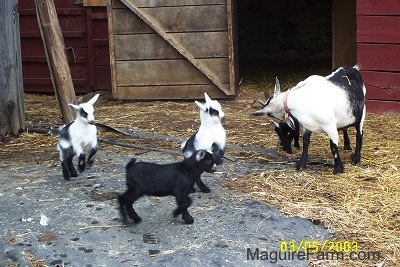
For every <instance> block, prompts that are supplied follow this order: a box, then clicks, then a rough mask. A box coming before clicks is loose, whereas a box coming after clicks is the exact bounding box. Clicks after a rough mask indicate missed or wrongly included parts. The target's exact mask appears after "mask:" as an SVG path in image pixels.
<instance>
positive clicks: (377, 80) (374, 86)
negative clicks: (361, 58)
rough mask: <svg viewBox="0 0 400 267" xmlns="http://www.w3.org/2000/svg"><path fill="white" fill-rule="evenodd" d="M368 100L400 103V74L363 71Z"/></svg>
mask: <svg viewBox="0 0 400 267" xmlns="http://www.w3.org/2000/svg"><path fill="white" fill-rule="evenodd" d="M361 74H362V77H363V79H364V83H365V86H366V87H367V88H368V90H367V98H368V99H375V100H377V99H380V100H388V99H391V100H396V101H400V73H395V72H377V71H361Z"/></svg>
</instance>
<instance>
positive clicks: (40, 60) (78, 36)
mask: <svg viewBox="0 0 400 267" xmlns="http://www.w3.org/2000/svg"><path fill="white" fill-rule="evenodd" d="M54 2H55V5H56V8H57V15H58V18H59V21H60V25H61V28H62V31H63V37H64V42H65V46H66V48H72V49H73V51H74V54H75V60H73V55H72V50H71V49H67V56H68V55H69V56H68V60H69V65H70V69H71V75H72V79H73V83H74V87H75V91H76V93H88V92H91V91H94V90H111V78H110V76H111V74H110V73H111V71H110V63H109V52H108V26H107V10H106V7H85V8H83V7H78V6H76V5H75V0H55V1H54ZM87 11H88V12H87ZM87 13H90V14H91V16H87ZM19 15H20V32H21V50H22V65H23V66H22V67H23V76H24V90H25V92H47V93H53V92H54V89H53V87H52V83H51V80H50V74H49V70H48V66H47V63H46V56H45V52H44V47H43V42H42V39H41V35H40V32H39V27H38V22H37V18H36V11H35V4H34V1H32V0H19ZM88 20H90V21H91V22H92V23H87V22H88ZM88 25H89V26H91V29H90V31H88V28H87V27H88ZM89 32H92V33H93V35H90V34H88V33H89ZM90 47H91V48H92V50H91V52H90V53H89V50H88V49H89V48H90ZM90 74H92V76H90ZM90 78H92V82H90ZM91 85H92V86H91Z"/></svg>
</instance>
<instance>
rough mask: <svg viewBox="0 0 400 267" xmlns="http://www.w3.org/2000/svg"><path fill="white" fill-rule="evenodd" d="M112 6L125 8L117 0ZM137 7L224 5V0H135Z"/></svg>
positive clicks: (114, 0)
mask: <svg viewBox="0 0 400 267" xmlns="http://www.w3.org/2000/svg"><path fill="white" fill-rule="evenodd" d="M112 1H113V8H126V6H125V5H124V4H123V3H121V2H120V1H119V0H112ZM135 3H136V5H137V6H138V7H165V6H202V5H225V4H226V0H153V1H148V0H136V1H135Z"/></svg>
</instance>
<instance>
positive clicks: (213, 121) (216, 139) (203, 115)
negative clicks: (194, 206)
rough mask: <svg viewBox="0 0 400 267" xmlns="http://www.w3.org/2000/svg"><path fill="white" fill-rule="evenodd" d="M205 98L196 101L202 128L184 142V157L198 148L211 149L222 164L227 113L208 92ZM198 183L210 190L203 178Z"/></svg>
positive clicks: (207, 190) (203, 190)
mask: <svg viewBox="0 0 400 267" xmlns="http://www.w3.org/2000/svg"><path fill="white" fill-rule="evenodd" d="M204 99H205V101H206V102H205V103H204V104H202V103H200V102H198V101H195V103H196V105H197V107H198V108H199V109H200V128H199V130H198V131H197V132H196V133H195V134H194V135H192V136H191V137H190V138H189V139H188V140H187V141H186V142H184V143H182V145H181V149H182V153H183V156H184V158H189V157H190V156H191V155H192V154H193V153H195V152H196V151H198V150H207V151H211V152H212V153H213V156H214V162H215V164H216V165H221V164H222V157H223V155H224V153H225V146H226V144H225V141H226V132H225V129H224V127H223V126H222V123H221V121H223V120H224V118H225V114H224V112H223V111H222V108H221V104H220V103H219V102H218V101H217V100H212V99H211V98H210V97H209V96H208V95H207V93H204ZM214 169H215V166H214V167H213V169H210V170H209V171H210V172H212V171H214ZM196 184H197V186H198V187H199V188H200V190H201V191H202V192H205V193H209V192H210V189H209V188H208V187H207V186H206V185H205V184H204V183H203V181H201V179H198V180H197V181H196Z"/></svg>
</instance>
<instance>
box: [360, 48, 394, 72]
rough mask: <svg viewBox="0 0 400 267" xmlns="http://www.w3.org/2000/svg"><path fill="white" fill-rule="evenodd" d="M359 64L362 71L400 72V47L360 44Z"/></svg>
mask: <svg viewBox="0 0 400 267" xmlns="http://www.w3.org/2000/svg"><path fill="white" fill-rule="evenodd" d="M357 62H358V64H359V65H360V67H361V69H362V70H381V71H400V45H393V44H364V43H358V44H357Z"/></svg>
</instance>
